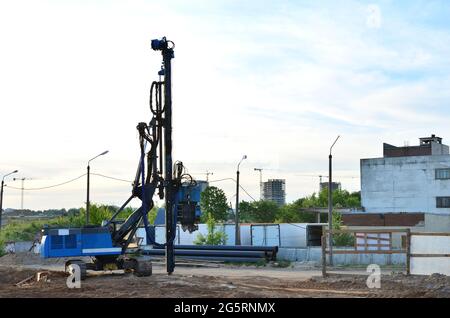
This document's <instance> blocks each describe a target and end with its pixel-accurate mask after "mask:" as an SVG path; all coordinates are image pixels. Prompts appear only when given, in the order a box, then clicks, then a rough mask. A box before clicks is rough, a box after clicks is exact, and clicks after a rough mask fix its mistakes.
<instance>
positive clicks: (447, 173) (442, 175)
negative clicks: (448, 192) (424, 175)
mask: <svg viewBox="0 0 450 318" xmlns="http://www.w3.org/2000/svg"><path fill="white" fill-rule="evenodd" d="M436 179H450V169H436Z"/></svg>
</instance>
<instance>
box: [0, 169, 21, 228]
mask: <svg viewBox="0 0 450 318" xmlns="http://www.w3.org/2000/svg"><path fill="white" fill-rule="evenodd" d="M17 172H19V171H18V170H14V171H13V172H10V173H8V174H5V175H4V176H3V178H2V185H1V190H0V230H1V228H2V214H3V187H4V186H5V178H6V177H7V176H9V175H11V174H13V173H17Z"/></svg>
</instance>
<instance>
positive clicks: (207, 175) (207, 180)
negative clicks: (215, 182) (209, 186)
mask: <svg viewBox="0 0 450 318" xmlns="http://www.w3.org/2000/svg"><path fill="white" fill-rule="evenodd" d="M213 174H214V173H212V172H209V171H208V170H206V182H209V175H213Z"/></svg>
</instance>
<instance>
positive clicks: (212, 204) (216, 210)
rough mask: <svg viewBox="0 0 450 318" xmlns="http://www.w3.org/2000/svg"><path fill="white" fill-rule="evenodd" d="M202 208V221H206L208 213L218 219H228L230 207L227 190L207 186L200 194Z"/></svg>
mask: <svg viewBox="0 0 450 318" xmlns="http://www.w3.org/2000/svg"><path fill="white" fill-rule="evenodd" d="M200 209H201V210H202V222H205V221H206V219H207V215H208V213H210V214H211V216H212V217H213V218H214V220H216V221H226V220H227V219H228V210H229V207H228V204H227V197H226V195H225V192H223V190H222V189H219V188H217V187H207V188H206V189H205V190H204V191H203V192H202V193H201V195H200Z"/></svg>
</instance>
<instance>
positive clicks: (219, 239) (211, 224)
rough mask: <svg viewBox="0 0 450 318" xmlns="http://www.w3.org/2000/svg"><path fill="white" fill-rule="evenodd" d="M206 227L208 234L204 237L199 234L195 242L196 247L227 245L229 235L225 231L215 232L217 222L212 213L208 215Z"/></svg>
mask: <svg viewBox="0 0 450 318" xmlns="http://www.w3.org/2000/svg"><path fill="white" fill-rule="evenodd" d="M206 225H207V228H208V234H207V235H206V236H204V235H203V234H201V233H199V234H198V235H197V237H196V239H195V241H194V244H196V245H225V243H226V241H227V235H226V234H225V232H224V231H217V232H216V231H215V229H216V221H215V220H214V217H213V216H212V214H211V213H207V219H206Z"/></svg>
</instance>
